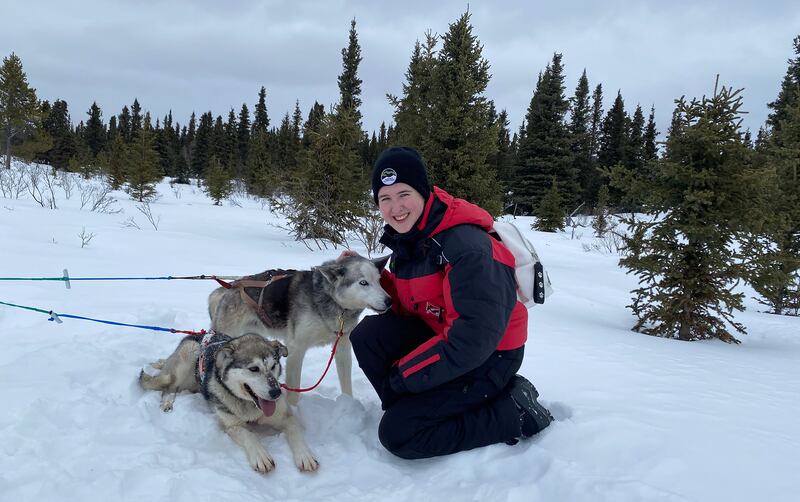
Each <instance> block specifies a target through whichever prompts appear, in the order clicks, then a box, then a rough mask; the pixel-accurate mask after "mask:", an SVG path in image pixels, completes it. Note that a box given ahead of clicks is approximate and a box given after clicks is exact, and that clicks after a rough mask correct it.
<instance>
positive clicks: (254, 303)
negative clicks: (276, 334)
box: [228, 269, 296, 328]
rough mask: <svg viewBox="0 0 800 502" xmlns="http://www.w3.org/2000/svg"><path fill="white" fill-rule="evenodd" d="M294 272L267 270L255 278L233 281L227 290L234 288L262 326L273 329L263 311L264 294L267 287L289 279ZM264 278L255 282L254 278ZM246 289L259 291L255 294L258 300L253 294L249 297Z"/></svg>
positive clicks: (271, 323) (271, 320)
mask: <svg viewBox="0 0 800 502" xmlns="http://www.w3.org/2000/svg"><path fill="white" fill-rule="evenodd" d="M295 272H296V271H295V270H282V269H275V270H267V271H266V272H262V273H261V274H258V275H257V276H252V275H251V276H247V277H244V278H242V279H239V280H237V281H233V282H232V283H231V284H230V285H229V286H228V288H236V289H238V290H239V293H240V294H241V295H242V300H243V301H244V302H245V303H246V304H247V305H250V307H252V308H253V310H254V311H255V313H256V315H257V316H258V318H259V319H260V320H261V322H263V323H264V325H265V326H266V327H268V328H274V327H275V322H274V320H273V319H271V318H270V317H269V315H267V312H266V311H265V310H264V292H265V291H266V289H267V287H268V286H269V285H270V284H272V283H274V282H275V281H278V280H280V279H285V278H287V277H291V276H292V275H294V273H295ZM260 276H265V279H263V280H257V279H255V277H260ZM247 288H251V289H252V288H256V289H259V292H258V293H257V295H258V299H257V300H256V298H255V296H256V295H255V294H254V295H253V296H250V294H249V293H248V292H247Z"/></svg>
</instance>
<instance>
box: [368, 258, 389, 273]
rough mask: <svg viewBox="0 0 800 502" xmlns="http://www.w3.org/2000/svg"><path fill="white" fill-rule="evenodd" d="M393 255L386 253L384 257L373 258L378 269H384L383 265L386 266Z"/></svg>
mask: <svg viewBox="0 0 800 502" xmlns="http://www.w3.org/2000/svg"><path fill="white" fill-rule="evenodd" d="M391 257H392V255H386V256H384V257H383V258H375V259H374V260H372V263H374V264H375V266H376V267H378V271H381V270H383V267H385V266H386V263H387V262H388V261H389V258H391Z"/></svg>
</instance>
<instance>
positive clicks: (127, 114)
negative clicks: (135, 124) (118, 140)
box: [117, 105, 133, 143]
mask: <svg viewBox="0 0 800 502" xmlns="http://www.w3.org/2000/svg"><path fill="white" fill-rule="evenodd" d="M117 129H118V130H119V133H120V134H121V135H122V139H124V140H125V142H126V143H130V142H131V141H133V134H132V131H131V111H130V110H129V109H128V107H127V105H126V106H123V107H122V112H121V113H120V114H119V116H118V117H117Z"/></svg>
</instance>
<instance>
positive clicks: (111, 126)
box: [106, 115, 119, 145]
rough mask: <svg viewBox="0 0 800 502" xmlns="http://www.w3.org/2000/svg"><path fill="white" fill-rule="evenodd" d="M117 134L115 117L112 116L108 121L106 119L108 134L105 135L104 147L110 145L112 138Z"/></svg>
mask: <svg viewBox="0 0 800 502" xmlns="http://www.w3.org/2000/svg"><path fill="white" fill-rule="evenodd" d="M117 134H119V129H117V116H116V115H112V116H111V118H110V119H108V133H107V134H106V145H108V144H109V143H111V140H113V139H114V136H116V135H117Z"/></svg>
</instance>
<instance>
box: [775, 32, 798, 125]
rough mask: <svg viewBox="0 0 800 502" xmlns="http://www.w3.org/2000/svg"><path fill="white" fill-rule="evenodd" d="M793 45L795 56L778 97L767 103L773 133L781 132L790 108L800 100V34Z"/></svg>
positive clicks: (790, 61) (790, 62) (787, 70)
mask: <svg viewBox="0 0 800 502" xmlns="http://www.w3.org/2000/svg"><path fill="white" fill-rule="evenodd" d="M793 45H794V53H795V57H794V58H793V59H790V60H789V62H788V63H789V67H788V68H787V69H786V75H785V76H784V77H783V82H782V83H781V90H780V92H779V93H778V97H777V98H776V99H775V101H773V102H771V103H769V104H768V105H767V106H769V108H770V109H771V110H772V112H770V114H769V116H768V117H767V126H768V128H769V132H770V133H771V134H772V135H776V134H777V133H779V132H780V130H781V128H782V127H783V124H784V123H785V122H786V121H787V119H788V114H789V112H790V110H792V108H793V106H794V104H795V103H796V102H797V101H798V100H800V35H798V36H797V37H795V39H794V41H793Z"/></svg>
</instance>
